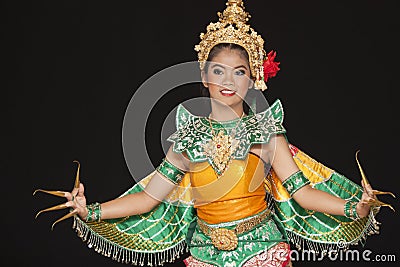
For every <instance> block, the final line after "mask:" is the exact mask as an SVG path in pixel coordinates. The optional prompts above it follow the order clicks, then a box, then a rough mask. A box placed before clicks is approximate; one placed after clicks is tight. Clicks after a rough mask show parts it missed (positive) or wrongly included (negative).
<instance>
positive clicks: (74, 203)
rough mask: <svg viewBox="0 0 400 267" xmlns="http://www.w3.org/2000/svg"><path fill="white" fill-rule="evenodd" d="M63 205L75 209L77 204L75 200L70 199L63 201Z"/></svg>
mask: <svg viewBox="0 0 400 267" xmlns="http://www.w3.org/2000/svg"><path fill="white" fill-rule="evenodd" d="M65 206H67V207H68V208H73V209H76V208H77V204H76V202H75V201H73V200H71V201H68V202H66V203H65Z"/></svg>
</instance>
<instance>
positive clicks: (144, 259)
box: [72, 216, 188, 266]
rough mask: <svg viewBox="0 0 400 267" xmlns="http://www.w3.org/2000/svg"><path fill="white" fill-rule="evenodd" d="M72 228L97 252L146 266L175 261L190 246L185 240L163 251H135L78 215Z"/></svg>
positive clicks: (122, 261) (123, 261) (124, 261)
mask: <svg viewBox="0 0 400 267" xmlns="http://www.w3.org/2000/svg"><path fill="white" fill-rule="evenodd" d="M72 228H73V229H75V231H76V232H77V234H78V236H79V237H80V238H81V239H82V240H83V241H84V242H85V243H87V246H88V247H89V248H93V249H94V250H95V251H96V252H97V253H100V254H102V255H104V256H106V257H109V258H112V259H113V260H115V261H118V262H121V263H126V264H132V265H140V266H144V265H145V264H146V263H147V265H148V266H160V265H163V264H164V263H171V262H174V261H175V259H178V258H179V257H180V256H181V255H182V254H183V253H185V252H188V247H187V245H186V242H185V241H184V240H182V241H181V242H179V243H177V244H176V245H174V246H173V247H171V248H168V249H166V250H163V251H135V250H133V249H129V248H124V247H122V246H120V245H118V244H116V243H114V242H111V241H109V240H107V239H106V238H104V237H102V236H100V235H99V234H97V233H96V232H94V231H93V230H92V229H91V228H90V227H88V226H87V225H86V224H85V223H84V222H83V221H82V220H80V219H79V218H77V217H76V216H75V217H74V223H73V226H72Z"/></svg>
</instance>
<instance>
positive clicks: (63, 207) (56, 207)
mask: <svg viewBox="0 0 400 267" xmlns="http://www.w3.org/2000/svg"><path fill="white" fill-rule="evenodd" d="M65 208H68V206H67V204H65V203H64V204H60V205H56V206H53V207H50V208H47V209H44V210H41V211H39V212H38V213H36V216H35V219H36V218H37V217H38V216H39V215H40V214H41V213H43V212H46V211H53V210H62V209H65Z"/></svg>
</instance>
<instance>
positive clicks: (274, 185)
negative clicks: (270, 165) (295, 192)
mask: <svg viewBox="0 0 400 267" xmlns="http://www.w3.org/2000/svg"><path fill="white" fill-rule="evenodd" d="M265 184H266V189H267V191H268V192H270V193H272V196H273V198H274V199H275V200H276V201H286V200H288V199H290V195H289V193H288V191H287V190H286V189H285V188H284V187H283V185H282V182H281V180H280V179H279V177H278V175H276V173H275V172H274V170H273V169H271V172H270V173H269V174H268V176H267V178H266V179H265Z"/></svg>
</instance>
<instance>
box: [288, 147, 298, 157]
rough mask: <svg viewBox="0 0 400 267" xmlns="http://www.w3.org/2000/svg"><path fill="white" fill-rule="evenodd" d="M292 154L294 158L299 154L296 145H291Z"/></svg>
mask: <svg viewBox="0 0 400 267" xmlns="http://www.w3.org/2000/svg"><path fill="white" fill-rule="evenodd" d="M289 148H290V152H291V153H292V156H294V155H296V154H297V153H298V152H299V149H298V148H297V147H295V146H294V145H291V144H289Z"/></svg>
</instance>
